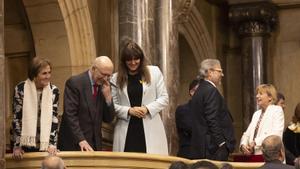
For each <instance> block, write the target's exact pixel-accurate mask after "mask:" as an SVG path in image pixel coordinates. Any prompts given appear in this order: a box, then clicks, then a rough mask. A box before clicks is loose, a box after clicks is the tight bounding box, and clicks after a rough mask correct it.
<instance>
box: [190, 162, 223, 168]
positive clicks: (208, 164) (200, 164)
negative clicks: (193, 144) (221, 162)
mask: <svg viewBox="0 0 300 169" xmlns="http://www.w3.org/2000/svg"><path fill="white" fill-rule="evenodd" d="M190 169H218V167H217V166H216V165H215V164H213V163H212V162H209V161H197V162H196V163H194V164H192V165H191V167H190Z"/></svg>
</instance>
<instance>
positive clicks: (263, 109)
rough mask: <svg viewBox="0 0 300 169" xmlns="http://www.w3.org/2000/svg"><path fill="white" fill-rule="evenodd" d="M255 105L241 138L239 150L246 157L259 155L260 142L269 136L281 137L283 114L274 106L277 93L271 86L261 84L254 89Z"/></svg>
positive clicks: (280, 109)
mask: <svg viewBox="0 0 300 169" xmlns="http://www.w3.org/2000/svg"><path fill="white" fill-rule="evenodd" d="M256 93H257V94H256V100H257V105H258V107H259V108H260V109H259V110H258V111H256V112H255V113H254V114H253V116H252V120H251V122H250V124H249V126H248V128H247V130H246V132H244V134H243V136H242V138H241V144H240V150H241V152H242V153H244V154H246V155H250V154H256V155H261V154H262V151H261V144H262V141H263V140H264V139H265V138H266V137H267V136H269V135H278V136H280V137H282V134H283V129H284V114H283V110H282V108H281V107H280V106H277V105H274V103H275V102H276V100H277V94H276V93H277V92H276V89H275V87H274V86H273V85H271V84H262V85H259V86H258V87H257V88H256Z"/></svg>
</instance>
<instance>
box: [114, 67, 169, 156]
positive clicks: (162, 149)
mask: <svg viewBox="0 0 300 169" xmlns="http://www.w3.org/2000/svg"><path fill="white" fill-rule="evenodd" d="M148 69H149V72H150V75H151V84H147V83H145V82H144V83H143V97H142V105H143V106H146V107H147V109H148V111H149V113H148V114H147V115H146V117H145V118H143V124H144V132H145V140H146V149H147V153H149V154H162V155H168V144H167V138H166V133H165V129H164V125H163V123H162V120H161V117H160V114H159V112H161V111H162V110H163V109H164V108H165V107H166V106H167V105H168V103H169V97H168V93H167V90H166V87H165V84H164V79H163V75H162V73H161V71H160V70H159V68H158V67H157V66H148ZM117 75H118V74H117V73H115V74H114V75H113V77H112V83H114V84H117V83H116V81H117ZM112 97H113V102H114V106H115V111H116V116H117V122H116V125H115V129H114V140H113V151H119V152H123V151H124V147H125V140H126V135H127V129H128V124H129V120H130V115H129V114H128V110H129V108H130V101H129V97H128V93H127V84H125V85H124V87H123V88H122V89H120V88H116V87H112Z"/></svg>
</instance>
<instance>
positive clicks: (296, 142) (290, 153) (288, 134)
mask: <svg viewBox="0 0 300 169" xmlns="http://www.w3.org/2000/svg"><path fill="white" fill-rule="evenodd" d="M282 139H283V143H284V146H285V151H286V163H287V164H290V165H294V160H295V158H296V157H298V156H300V133H296V132H294V131H292V130H290V129H289V128H288V127H287V128H286V129H285V131H284V133H283V138H282Z"/></svg>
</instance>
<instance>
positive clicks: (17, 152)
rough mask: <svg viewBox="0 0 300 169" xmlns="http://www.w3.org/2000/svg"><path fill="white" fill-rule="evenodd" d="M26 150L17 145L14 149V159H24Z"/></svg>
mask: <svg viewBox="0 0 300 169" xmlns="http://www.w3.org/2000/svg"><path fill="white" fill-rule="evenodd" d="M23 154H24V150H23V149H22V147H15V148H14V150H13V154H12V158H13V159H14V160H22V159H23Z"/></svg>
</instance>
